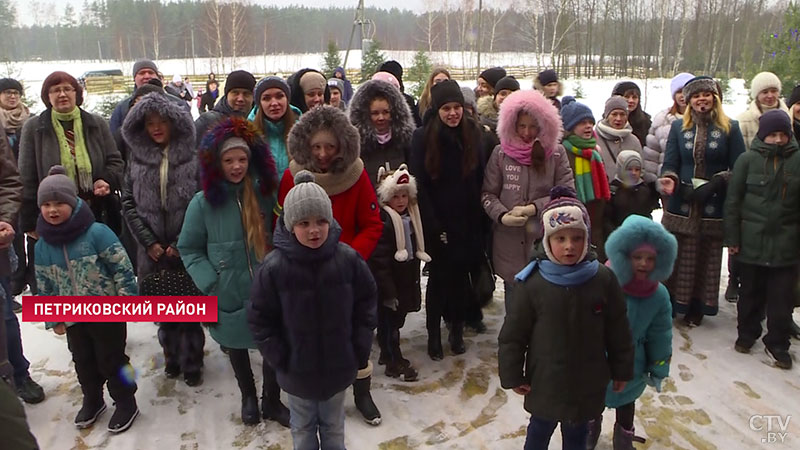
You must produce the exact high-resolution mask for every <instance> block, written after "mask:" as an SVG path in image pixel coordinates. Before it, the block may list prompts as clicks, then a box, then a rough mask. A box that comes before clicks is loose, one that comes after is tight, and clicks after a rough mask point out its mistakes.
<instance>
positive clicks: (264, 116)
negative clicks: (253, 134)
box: [247, 76, 302, 174]
mask: <svg viewBox="0 0 800 450" xmlns="http://www.w3.org/2000/svg"><path fill="white" fill-rule="evenodd" d="M291 97H292V91H291V89H290V88H289V85H288V84H287V83H286V81H285V80H284V79H283V78H281V77H276V76H270V77H266V78H262V79H261V81H259V82H258V83H257V84H256V87H255V89H254V90H253V98H254V100H255V103H256V106H255V108H253V110H252V111H251V112H250V115H249V116H247V120H249V121H251V122H253V125H255V127H256V130H258V131H259V132H260V133H262V134H263V135H264V139H266V141H267V142H268V143H269V149H270V151H271V152H272V157H273V158H274V159H275V165H276V166H277V168H278V173H279V174H283V172H285V171H286V169H287V168H288V167H289V159H290V158H289V151H288V150H287V147H286V141H287V140H288V139H289V131H291V130H292V127H293V126H294V123H295V122H297V120H298V119H299V118H300V115H301V114H302V113H301V112H300V110H299V109H298V108H296V107H295V106H293V105H290V104H289V99H290V98H291Z"/></svg>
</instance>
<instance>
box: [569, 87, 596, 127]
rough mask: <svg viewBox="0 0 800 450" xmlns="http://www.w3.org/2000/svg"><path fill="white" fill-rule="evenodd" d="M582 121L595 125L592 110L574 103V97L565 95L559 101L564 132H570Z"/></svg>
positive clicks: (581, 104)
mask: <svg viewBox="0 0 800 450" xmlns="http://www.w3.org/2000/svg"><path fill="white" fill-rule="evenodd" d="M584 119H590V120H591V121H592V122H594V123H596V122H595V120H594V115H592V110H591V109H589V107H588V106H586V105H584V104H583V103H578V102H577V101H575V97H572V96H569V95H567V96H565V97H564V98H562V99H561V120H562V121H563V122H564V130H565V131H572V129H573V128H575V126H576V125H578V124H579V123H580V122H581V121H582V120H584Z"/></svg>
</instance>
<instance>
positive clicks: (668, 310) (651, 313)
mask: <svg viewBox="0 0 800 450" xmlns="http://www.w3.org/2000/svg"><path fill="white" fill-rule="evenodd" d="M606 254H607V255H608V261H609V263H610V264H609V265H610V266H611V270H613V271H614V274H615V275H616V276H617V280H619V283H620V284H621V285H622V291H623V292H624V293H625V300H626V301H627V303H628V305H627V306H628V322H629V323H630V326H631V333H632V335H633V341H634V342H635V343H636V348H635V349H634V362H633V380H632V381H630V382H629V383H628V384H627V385H625V389H623V390H622V391H620V392H614V390H613V386H612V385H609V386H608V389H607V392H606V406H608V407H609V408H616V409H617V422H616V424H614V437H613V442H614V450H633V444H632V442H633V441H636V442H644V439H642V438H639V437H636V436H634V434H633V413H634V407H635V402H636V399H637V398H639V396H640V395H642V392H644V389H645V386H646V385H648V384H649V385H651V386H653V387H655V389H656V391H657V392H661V382H662V380H663V379H664V378H665V377H667V375H669V363H670V360H671V359H672V304H671V303H670V300H669V292H668V291H667V288H666V286H664V285H663V284H661V281H664V280H666V279H667V278H669V275H670V274H671V273H672V266H673V264H674V263H675V257H676V256H677V254H678V241H677V240H676V239H675V236H673V235H672V234H671V233H669V232H668V231H667V230H666V229H665V228H664V226H663V225H661V224H660V223H657V222H653V221H652V220H650V219H648V218H646V217H642V216H636V215H633V216H630V217H628V218H627V219H625V222H624V223H623V224H622V226H621V227H620V228H618V229H617V230H616V231H614V233H612V234H611V235H610V236H609V237H608V240H607V241H606ZM602 420H603V416H597V419H595V420H592V421H591V422H590V423H589V446H588V448H592V449H593V448H594V447H595V445H596V444H597V439H598V437H599V436H600V426H601V424H602Z"/></svg>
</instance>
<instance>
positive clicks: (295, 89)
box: [255, 69, 331, 113]
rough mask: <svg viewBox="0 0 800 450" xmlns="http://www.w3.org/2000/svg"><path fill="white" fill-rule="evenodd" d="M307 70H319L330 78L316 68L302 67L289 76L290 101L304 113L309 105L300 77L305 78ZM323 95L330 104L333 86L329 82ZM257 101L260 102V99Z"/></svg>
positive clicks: (326, 102)
mask: <svg viewBox="0 0 800 450" xmlns="http://www.w3.org/2000/svg"><path fill="white" fill-rule="evenodd" d="M306 72H317V73H319V74H320V75H322V77H323V78H325V79H326V80H327V79H328V78H327V77H326V76H325V75H324V74H323V73H322V72H320V71H319V70H315V69H300V70H298V71H297V72H295V73H294V74H292V75H291V76H290V77H289V79H288V80H287V82H288V84H289V88H290V89H291V92H292V97H291V98H290V99H289V103H291V104H292V105H294V106H296V107H297V108H299V109H300V111H302V112H303V113H305V112H306V111H308V106H306V95H305V93H304V92H303V88H301V87H300V79H301V78H303V75H305V74H306ZM323 96H324V98H325V104H326V105H327V104H329V103H330V102H331V88H330V87H328V84H327V83H326V84H325V92H324V94H323ZM255 101H256V102H258V100H255Z"/></svg>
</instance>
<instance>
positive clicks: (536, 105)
mask: <svg viewBox="0 0 800 450" xmlns="http://www.w3.org/2000/svg"><path fill="white" fill-rule="evenodd" d="M522 111H524V112H526V113H528V114H530V115H531V116H533V117H534V118H535V119H536V123H537V124H538V125H539V135H538V139H539V142H541V143H542V146H543V147H544V149H545V150H549V151H552V150H553V149H555V148H556V146H557V145H558V143H559V142H561V116H560V115H559V114H558V110H557V109H556V107H555V106H553V103H552V102H550V100H548V99H546V98H545V97H544V95H542V93H541V92H539V91H516V92H512V93H511V95H509V96H508V97H506V99H505V100H504V101H503V105H502V107H501V108H500V117H499V118H498V120H497V136H498V137H499V138H500V142H501V143H503V142H508V143H512V144H515V146H524V143H523V142H522V139H520V138H519V136H517V116H518V115H519V113H520V112H522Z"/></svg>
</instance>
